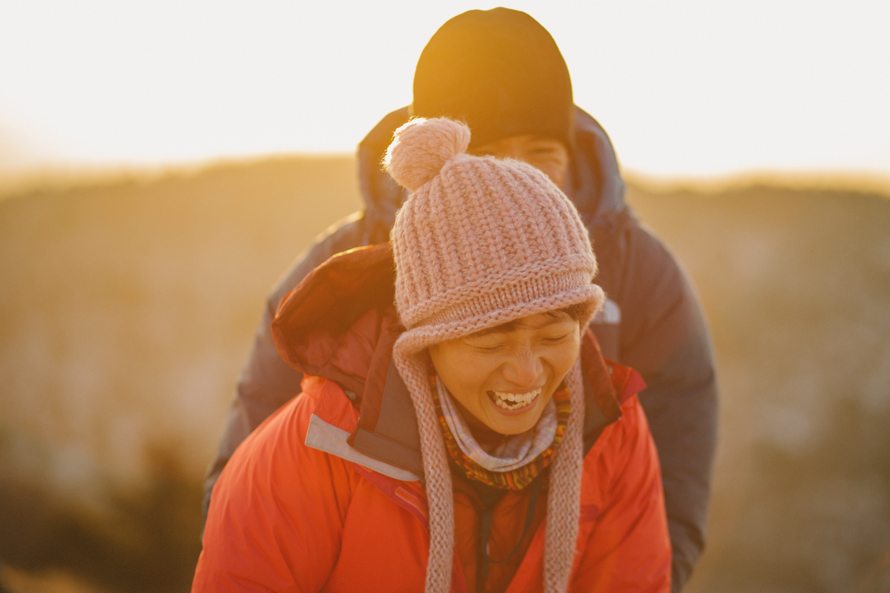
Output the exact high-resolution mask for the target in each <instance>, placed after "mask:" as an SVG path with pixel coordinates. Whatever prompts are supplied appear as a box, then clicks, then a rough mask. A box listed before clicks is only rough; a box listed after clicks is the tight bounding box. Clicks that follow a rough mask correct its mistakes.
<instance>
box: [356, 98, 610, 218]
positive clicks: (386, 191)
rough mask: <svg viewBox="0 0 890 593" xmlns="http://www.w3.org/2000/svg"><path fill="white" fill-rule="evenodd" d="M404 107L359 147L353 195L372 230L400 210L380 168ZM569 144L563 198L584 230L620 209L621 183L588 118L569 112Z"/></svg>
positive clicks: (394, 188)
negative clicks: (572, 134) (357, 192)
mask: <svg viewBox="0 0 890 593" xmlns="http://www.w3.org/2000/svg"><path fill="white" fill-rule="evenodd" d="M409 117H410V115H409V108H408V107H402V108H401V109H397V110H395V111H393V112H391V113H389V114H387V115H386V116H385V117H384V118H383V119H382V120H380V122H379V123H378V124H377V125H376V126H375V127H374V128H373V129H372V130H371V131H370V132H368V134H367V135H366V136H365V137H364V139H363V140H362V141H361V142H360V143H359V146H358V151H357V155H356V157H357V158H356V160H357V164H358V178H359V190H360V191H361V195H362V200H363V201H364V204H365V216H366V217H367V218H368V221H369V222H370V223H371V224H372V225H375V226H377V225H380V226H381V227H383V228H386V229H389V228H391V227H392V224H393V221H395V216H396V211H397V210H398V209H399V207H400V206H401V205H402V202H403V201H404V197H405V190H403V189H402V188H401V187H399V185H398V184H397V183H396V182H395V181H394V180H393V179H392V178H391V177H390V176H389V175H388V174H387V173H386V172H385V171H383V170H382V168H381V166H380V163H381V160H382V159H383V155H384V153H385V152H386V148H387V147H388V146H389V143H390V142H391V141H392V136H393V132H394V131H395V129H396V128H397V127H399V126H400V125H402V124H403V123H405V122H406V121H408V119H409ZM574 140H575V143H574V146H572V147H571V148H570V153H571V164H570V168H569V175H570V184H571V189H570V190H569V192H568V194H569V198H571V200H572V202H574V203H575V206H576V207H577V208H578V212H579V213H580V214H581V219H582V220H583V221H584V224H585V225H586V226H587V228H588V229H591V230H593V229H594V228H595V227H596V226H598V225H600V224H603V223H604V221H605V220H606V219H608V218H609V217H610V214H617V213H620V212H621V211H623V210H624V209H625V203H624V181H623V179H622V178H621V173H620V170H619V167H618V159H617V157H616V155H615V150H614V148H613V147H612V142H611V140H609V136H608V134H606V131H605V130H604V129H603V127H602V126H601V125H600V124H599V122H597V121H596V120H595V119H594V118H593V117H592V116H591V115H590V114H588V113H587V112H585V111H584V110H583V109H581V108H580V107H577V106H576V107H575V138H574Z"/></svg>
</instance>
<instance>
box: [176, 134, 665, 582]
mask: <svg viewBox="0 0 890 593" xmlns="http://www.w3.org/2000/svg"><path fill="white" fill-rule="evenodd" d="M469 139H470V131H469V129H468V128H467V127H466V126H464V125H463V124H460V123H458V122H455V121H452V120H448V119H444V118H437V119H430V120H414V121H411V122H409V123H407V124H405V125H404V126H402V127H401V128H399V129H398V130H397V131H396V134H395V139H394V141H393V143H392V144H391V146H390V149H389V151H388V152H387V158H386V166H387V168H388V170H389V172H390V174H391V175H392V177H393V178H394V179H395V180H396V181H397V182H399V183H400V184H401V185H403V186H404V187H406V188H408V189H409V190H410V191H411V192H412V194H411V197H410V198H409V199H408V200H407V201H406V203H405V204H404V205H403V207H402V208H401V210H400V211H399V213H398V216H397V219H396V223H395V225H394V226H393V230H392V234H391V241H390V245H382V246H377V247H371V248H365V249H359V250H355V251H351V252H347V253H344V254H341V255H339V256H336V257H334V258H332V259H331V260H329V261H328V262H327V263H326V264H324V265H322V266H321V267H319V268H318V269H316V270H315V271H314V272H313V273H312V274H311V275H310V276H309V277H307V278H306V280H305V281H304V282H303V283H302V284H301V285H300V286H299V287H298V288H297V289H296V290H295V291H294V292H293V293H292V294H291V295H289V296H288V298H287V299H285V301H284V302H283V303H282V305H281V307H280V309H279V312H278V315H277V316H276V320H275V323H274V326H273V328H274V332H275V337H276V345H277V347H278V349H279V353H280V354H281V356H282V358H284V359H285V360H286V361H287V362H288V363H289V364H292V365H293V366H295V367H296V368H298V369H299V370H301V371H302V372H304V373H305V374H306V378H305V379H304V381H303V385H302V387H303V393H302V394H301V395H300V396H299V397H297V398H296V399H295V400H294V401H293V402H291V403H289V404H288V405H286V406H284V407H283V408H281V409H280V410H279V411H278V412H277V413H276V414H275V415H274V416H273V417H271V418H270V419H269V420H267V421H266V423H265V424H264V426H263V427H262V428H261V429H259V430H257V431H256V432H255V433H254V434H253V435H251V437H249V438H248V440H247V441H245V442H244V444H243V445H242V446H241V447H240V448H239V449H238V451H237V452H236V454H235V456H233V458H232V460H231V462H230V463H229V465H228V466H227V467H226V469H225V471H224V472H223V474H222V476H221V477H220V481H219V483H218V484H217V486H216V487H215V489H214V492H213V501H214V503H213V505H212V506H211V508H210V514H209V517H208V520H207V526H206V528H205V531H204V550H203V551H202V554H201V558H200V559H199V561H198V567H197V571H196V575H195V581H194V584H193V589H192V590H193V591H313V592H314V591H326V592H327V591H330V592H333V591H360V590H361V591H365V590H375V591H387V592H390V591H412V592H416V591H420V590H421V589H423V590H425V591H426V592H428V593H431V592H439V593H444V592H446V591H468V592H472V591H479V592H482V591H509V592H510V593H513V592H517V593H518V592H520V591H529V592H530V591H541V590H543V591H547V592H548V593H550V592H556V591H603V592H610V593H611V592H616V591H617V592H621V591H668V590H669V588H670V545H669V542H668V535H667V527H666V521H665V517H664V503H663V499H662V494H661V483H660V479H659V472H658V462H657V458H656V454H655V449H654V447H653V444H652V440H651V436H650V434H649V431H648V427H647V425H646V421H645V417H644V415H643V413H642V410H641V408H640V405H639V403H638V401H637V398H636V396H635V393H636V391H638V390H639V389H640V388H641V387H642V382H641V380H640V379H639V377H638V376H637V375H636V373H634V372H633V371H632V370H630V369H627V368H623V367H620V366H618V365H614V364H611V363H607V362H606V361H604V360H603V359H602V357H601V356H600V354H599V350H598V347H597V346H596V343H595V341H594V340H593V338H592V336H591V334H590V333H589V332H586V331H585V329H584V328H586V327H587V323H588V322H589V320H590V319H591V317H592V316H593V314H594V313H595V312H596V310H597V308H598V307H599V306H600V304H601V303H602V300H603V294H602V290H601V289H600V288H599V287H598V286H597V285H595V284H593V277H594V275H595V273H596V260H595V258H594V255H593V251H592V249H591V246H590V241H589V239H588V235H587V231H586V230H585V228H584V226H583V224H582V223H581V220H580V219H579V217H578V214H577V212H576V210H575V209H574V207H573V206H572V204H571V202H569V200H568V199H567V198H566V197H565V196H564V195H563V194H562V192H561V191H560V190H559V189H558V188H557V187H556V186H555V185H553V183H552V182H551V181H549V180H548V179H547V178H546V176H545V175H543V174H542V173H541V172H539V171H538V170H536V169H534V168H532V167H530V166H528V165H525V164H523V163H520V162H518V161H510V160H498V159H495V158H492V157H475V156H470V155H468V154H466V153H465V150H466V148H467V146H468V144H469ZM393 270H394V272H395V274H394V275H393Z"/></svg>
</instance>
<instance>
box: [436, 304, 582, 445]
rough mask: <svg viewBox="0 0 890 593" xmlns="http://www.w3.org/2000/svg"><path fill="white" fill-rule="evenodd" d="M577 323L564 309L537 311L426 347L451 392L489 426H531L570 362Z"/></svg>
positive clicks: (507, 430)
mask: <svg viewBox="0 0 890 593" xmlns="http://www.w3.org/2000/svg"><path fill="white" fill-rule="evenodd" d="M580 349H581V326H580V324H579V323H578V320H577V319H575V318H574V317H572V316H570V315H569V314H568V313H566V312H565V311H553V312H549V313H539V314H536V315H529V316H526V317H522V318H520V319H516V320H514V321H512V322H510V323H506V324H503V325H500V326H498V327H495V328H492V329H489V330H485V331H481V332H477V333H474V334H470V335H468V336H465V337H463V338H458V339H455V340H449V341H447V342H440V343H438V344H434V345H432V346H430V349H429V353H430V358H431V359H432V362H433V366H434V367H435V369H436V373H437V374H438V375H439V379H441V380H442V383H444V385H445V387H446V388H447V389H448V392H449V393H450V394H451V396H452V397H453V398H454V399H455V400H457V402H458V403H460V404H461V406H463V408H464V409H465V410H467V411H468V412H469V413H470V414H472V415H473V417H475V418H476V419H477V420H479V421H480V422H482V423H483V424H484V425H485V426H487V427H488V428H490V429H491V430H493V431H495V432H497V433H500V434H504V435H512V434H519V433H522V432H525V431H527V430H530V429H531V428H532V427H534V426H535V424H537V422H538V419H539V418H540V417H541V414H542V413H543V412H544V408H546V407H547V403H548V402H549V401H550V399H551V398H552V397H553V394H554V392H555V391H556V389H557V387H559V385H560V383H561V382H562V380H563V379H564V378H565V376H566V374H567V373H568V372H569V369H571V368H572V365H573V364H575V360H577V358H578V353H579V351H580Z"/></svg>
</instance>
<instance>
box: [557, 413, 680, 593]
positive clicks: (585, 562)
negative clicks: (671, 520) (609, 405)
mask: <svg viewBox="0 0 890 593" xmlns="http://www.w3.org/2000/svg"><path fill="white" fill-rule="evenodd" d="M622 412H623V416H622V418H621V420H620V421H618V422H617V423H616V424H614V425H612V426H611V427H609V428H607V429H606V430H607V431H609V432H608V433H606V432H604V433H603V435H602V436H601V437H600V438H603V437H606V436H607V437H608V440H607V442H606V446H605V447H604V449H603V450H602V451H601V453H600V455H598V456H597V457H596V458H595V463H594V464H593V467H587V466H585V468H584V471H585V473H588V472H590V473H592V475H595V476H606V478H605V479H604V481H603V482H599V483H598V488H599V489H601V492H600V494H599V496H598V498H599V499H600V500H601V503H602V504H601V506H602V508H599V509H596V510H597V511H598V515H597V517H596V519H595V521H596V522H595V524H594V527H593V529H592V530H591V532H590V534H589V535H588V541H587V542H586V545H584V546H583V548H582V549H583V554H582V555H581V557H580V558H579V559H578V565H577V567H576V570H575V572H574V575H575V576H574V581H573V584H574V586H573V587H572V589H573V590H574V591H589V592H593V593H667V592H668V591H669V590H670V582H671V577H670V572H671V547H670V540H669V538H668V530H667V523H666V519H665V512H664V496H663V493H662V487H661V478H660V475H659V466H658V454H657V453H656V451H655V445H654V444H653V442H652V437H651V434H650V432H649V427H648V425H647V422H646V417H645V414H644V413H643V411H642V408H641V407H640V404H639V400H638V399H637V398H636V397H634V398H631V399H630V400H628V401H627V402H626V403H625V404H623V405H622ZM585 463H586V464H587V463H590V461H586V462H585Z"/></svg>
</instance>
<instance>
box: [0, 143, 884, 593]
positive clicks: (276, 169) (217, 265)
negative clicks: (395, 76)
mask: <svg viewBox="0 0 890 593" xmlns="http://www.w3.org/2000/svg"><path fill="white" fill-rule="evenodd" d="M628 200H629V201H630V203H631V204H632V205H633V207H634V208H635V210H636V212H637V214H638V215H639V216H640V218H641V219H642V220H644V221H645V222H646V223H647V224H648V225H649V226H651V227H652V228H654V229H655V230H656V231H657V232H658V234H659V235H660V236H661V237H662V238H664V239H665V241H666V242H667V243H668V245H669V246H670V247H671V249H672V250H673V251H674V252H675V253H676V254H677V255H678V256H679V258H680V260H681V261H682V262H683V263H684V265H685V267H686V269H687V270H688V272H689V274H690V276H691V277H692V279H693V281H694V283H695V285H696V286H697V288H698V291H699V293H700V295H701V297H702V301H703V303H704V306H705V309H706V313H707V316H708V319H709V323H710V326H711V330H712V334H713V338H714V345H715V349H716V353H717V359H718V365H719V373H720V384H721V395H722V402H721V422H722V426H721V440H720V450H719V455H718V460H717V466H716V480H715V491H714V499H713V506H712V512H711V517H710V539H709V547H708V550H707V551H706V555H705V557H704V559H703V561H702V563H701V565H700V567H699V570H698V572H697V574H696V575H695V576H694V578H693V580H692V582H691V583H690V586H689V588H688V591H689V593H704V592H705V591H707V592H709V593H715V592H716V593H772V592H788V593H804V592H806V593H821V592H824V593H836V592H838V591H850V592H863V593H866V592H867V593H877V592H879V591H888V590H890V431H888V430H887V428H886V427H887V426H888V425H890V387H888V386H890V339H888V336H890V306H888V304H890V199H888V198H887V196H882V195H880V194H879V192H876V191H871V190H868V191H866V190H855V189H850V188H839V187H836V188H833V189H832V188H829V187H826V186H821V187H820V186H815V185H814V186H812V187H811V188H809V189H808V188H807V187H806V186H805V185H797V186H793V187H792V186H783V185H780V184H769V185H767V184H759V185H757V184H737V185H732V186H727V187H724V188H714V187H711V188H708V189H705V188H704V187H695V186H689V187H685V188H679V189H678V188H675V189H665V188H659V189H655V188H652V187H648V186H646V185H645V184H640V183H636V184H634V183H632V184H631V186H630V190H629V192H628ZM359 203H360V201H359V198H358V190H357V184H356V180H355V174H354V164H353V161H352V159H351V158H346V157H343V158H333V157H331V158H320V157H319V158H297V157H294V158H278V159H268V160H260V161H256V162H241V163H228V164H220V165H216V166H210V167H207V168H203V169H194V170H189V171H172V172H168V173H163V174H162V173H158V174H155V175H152V176H130V177H126V178H117V179H111V180H107V181H96V180H94V181H91V182H89V183H87V184H80V185H78V184H73V185H70V186H51V185H47V186H46V187H45V188H44V189H38V190H32V191H29V192H24V193H20V194H18V195H11V196H7V197H5V198H3V199H0V275H2V278H3V288H2V289H0V386H2V388H0V389H2V392H0V393H2V400H0V401H2V406H3V412H2V414H0V483H2V484H3V487H2V488H0V525H2V529H0V591H2V590H3V589H4V587H5V588H6V589H7V590H9V591H11V592H13V593H25V592H29V593H31V592H33V593H41V592H48V593H49V592H53V593H81V592H82V593H87V592H92V593H101V592H134V591H135V592H140V591H144V592H152V593H155V592H156V593H173V592H179V591H184V590H187V588H188V583H189V581H190V576H191V571H192V568H193V566H194V561H195V557H196V554H197V551H198V532H199V521H200V518H199V516H200V509H199V500H200V481H201V476H202V474H203V471H204V466H205V464H206V463H207V462H208V461H209V459H210V458H211V456H212V452H213V450H214V448H215V443H216V439H217V438H218V436H219V434H220V431H221V429H222V421H223V417H224V414H225V410H226V406H227V403H228V401H229V399H230V397H231V395H232V393H233V389H234V384H235V380H236V377H237V375H238V372H239V370H240V366H241V364H242V362H243V360H244V358H245V356H246V354H247V350H248V348H249V345H250V341H251V334H252V332H253V328H254V326H255V325H256V323H257V322H258V321H259V318H260V313H261V310H262V304H263V300H264V297H265V294H266V292H267V291H268V290H269V288H270V287H271V286H272V285H273V284H274V282H275V280H276V279H277V276H278V275H279V274H280V273H282V272H283V271H284V270H285V269H286V268H287V266H288V264H289V262H290V261H291V260H292V259H293V258H294V257H296V256H297V255H298V254H299V253H300V251H301V250H302V249H303V248H304V247H305V246H306V245H307V244H308V243H309V242H310V241H311V239H312V238H313V236H314V235H316V234H317V233H318V232H320V231H322V230H323V229H324V228H325V227H326V226H327V225H329V224H331V223H332V222H334V221H336V220H337V219H338V218H340V217H342V216H344V215H346V214H347V213H349V212H350V211H352V210H354V209H356V208H357V207H358V206H359Z"/></svg>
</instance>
